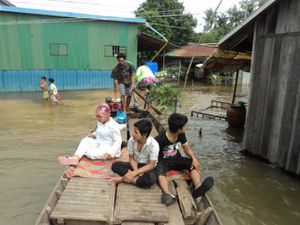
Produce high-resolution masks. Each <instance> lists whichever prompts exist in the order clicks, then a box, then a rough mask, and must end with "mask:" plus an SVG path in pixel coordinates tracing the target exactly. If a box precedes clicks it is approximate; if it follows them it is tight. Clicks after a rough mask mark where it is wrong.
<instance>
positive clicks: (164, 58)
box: [163, 49, 166, 70]
mask: <svg viewBox="0 0 300 225" xmlns="http://www.w3.org/2000/svg"><path fill="white" fill-rule="evenodd" d="M165 61H166V49H164V54H163V70H165V67H166V65H165V63H166V62H165Z"/></svg>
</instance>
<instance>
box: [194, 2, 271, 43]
mask: <svg viewBox="0 0 300 225" xmlns="http://www.w3.org/2000/svg"><path fill="white" fill-rule="evenodd" d="M266 1H267V0H241V1H240V2H239V6H236V5H234V6H233V7H231V8H230V9H228V10H227V11H226V12H225V13H217V14H216V15H214V10H213V9H208V10H206V11H205V17H204V18H203V19H204V20H205V26H204V31H206V33H205V34H204V36H203V37H202V41H201V42H202V43H212V42H218V41H219V40H220V39H221V38H222V37H223V36H224V35H225V34H227V33H229V32H230V31H231V30H232V29H233V28H235V27H236V26H238V25H239V24H240V23H242V22H243V20H245V19H246V18H247V17H248V16H249V15H250V14H252V13H253V12H254V11H255V10H256V9H258V8H259V7H260V6H261V5H263V4H264V3H265V2H266ZM199 35H201V34H199Z"/></svg>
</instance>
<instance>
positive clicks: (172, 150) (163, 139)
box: [155, 113, 214, 206]
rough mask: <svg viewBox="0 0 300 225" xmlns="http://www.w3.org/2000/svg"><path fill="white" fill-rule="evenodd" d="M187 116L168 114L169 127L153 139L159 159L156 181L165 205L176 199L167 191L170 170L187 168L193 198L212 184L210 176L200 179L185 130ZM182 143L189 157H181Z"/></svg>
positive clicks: (201, 194) (197, 166)
mask: <svg viewBox="0 0 300 225" xmlns="http://www.w3.org/2000/svg"><path fill="white" fill-rule="evenodd" d="M187 122H188V118H187V117H186V116H184V115H181V114H179V113H173V114H171V115H170V116H169V119H168V125H169V129H168V130H167V131H166V132H165V133H161V134H159V135H158V136H157V137H156V138H155V139H156V140H157V142H158V144H159V148H160V151H159V161H158V165H157V168H156V170H157V175H158V182H159V185H160V187H161V189H162V191H163V194H162V196H161V201H162V203H163V204H165V205H167V206H168V205H171V204H172V203H174V202H175V201H176V197H175V196H174V195H172V194H171V193H170V191H169V186H168V180H167V177H166V174H167V172H168V171H170V170H188V171H190V174H191V178H192V181H193V183H194V187H195V189H194V191H193V193H192V195H193V197H194V198H197V197H200V196H203V195H204V194H205V193H206V192H207V191H208V190H209V189H210V188H211V187H212V186H213V184H214V180H213V178H212V177H208V178H206V179H205V180H204V181H203V183H201V179H200V170H201V167H200V163H199V161H198V159H197V158H196V156H195V155H194V153H193V151H192V149H191V148H190V146H189V144H188V142H187V140H186V136H185V131H186V128H187ZM180 144H181V145H182V147H183V149H184V151H185V153H186V154H187V155H188V156H189V157H190V158H187V157H182V156H181V154H180V152H179V151H178V149H179V146H178V145H180Z"/></svg>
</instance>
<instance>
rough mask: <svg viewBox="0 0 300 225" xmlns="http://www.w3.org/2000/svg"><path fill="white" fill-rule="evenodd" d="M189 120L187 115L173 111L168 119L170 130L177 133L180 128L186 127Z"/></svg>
mask: <svg viewBox="0 0 300 225" xmlns="http://www.w3.org/2000/svg"><path fill="white" fill-rule="evenodd" d="M187 121H188V118H187V116H185V115H182V114H179V113H173V114H171V115H170V116H169V119H168V125H169V130H170V131H171V132H172V133H176V132H177V131H178V130H180V129H182V128H183V127H184V125H185V124H186V123H187Z"/></svg>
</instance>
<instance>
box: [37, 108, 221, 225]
mask: <svg viewBox="0 0 300 225" xmlns="http://www.w3.org/2000/svg"><path fill="white" fill-rule="evenodd" d="M139 118H149V119H150V120H151V121H152V123H153V124H154V129H153V133H152V135H155V133H157V132H163V131H164V128H163V127H162V125H161V124H160V123H159V121H157V120H156V118H155V117H154V116H153V115H152V114H150V113H148V112H145V111H141V110H136V113H135V114H133V115H131V116H130V118H129V120H128V124H129V126H128V128H129V130H130V129H131V128H132V126H133V123H134V122H135V121H136V120H138V119H139ZM125 132H126V131H125ZM127 133H128V132H127ZM122 136H123V138H125V137H127V135H126V134H124V131H123V134H122ZM169 185H170V190H171V191H172V192H173V193H174V194H177V196H178V202H177V203H175V204H172V205H170V206H168V207H166V206H165V205H163V204H161V203H160V195H161V190H160V188H159V187H158V186H157V185H154V186H153V187H151V188H147V189H142V188H138V187H136V186H134V185H130V184H124V183H121V184H119V185H117V187H113V186H110V185H109V184H108V181H107V179H104V178H102V179H87V178H80V177H72V178H71V179H68V178H67V177H66V176H65V175H62V176H61V177H60V179H59V181H58V182H57V184H56V186H55V187H54V189H53V191H52V193H51V194H50V196H49V199H48V201H47V202H46V204H45V206H44V208H43V210H42V212H41V213H40V215H39V217H38V219H37V222H36V225H53V224H55V225H57V224H64V225H108V224H120V225H137V224H141V225H158V224H159V225H185V224H195V225H222V223H221V221H220V219H219V216H218V214H217V212H216V210H215V209H214V207H213V205H212V203H211V201H210V200H209V197H208V196H207V195H205V196H204V197H202V198H198V199H193V198H192V196H191V192H190V188H189V186H188V184H187V182H186V181H185V180H173V181H171V182H169Z"/></svg>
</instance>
